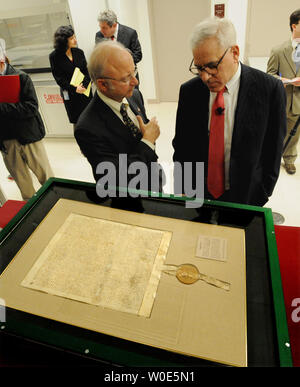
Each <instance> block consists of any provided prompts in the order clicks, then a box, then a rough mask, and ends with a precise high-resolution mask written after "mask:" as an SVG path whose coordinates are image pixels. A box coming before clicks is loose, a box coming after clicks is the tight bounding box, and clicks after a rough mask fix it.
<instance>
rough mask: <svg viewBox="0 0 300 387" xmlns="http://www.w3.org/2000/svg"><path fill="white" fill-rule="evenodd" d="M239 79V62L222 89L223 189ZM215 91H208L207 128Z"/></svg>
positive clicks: (227, 181)
mask: <svg viewBox="0 0 300 387" xmlns="http://www.w3.org/2000/svg"><path fill="white" fill-rule="evenodd" d="M240 79H241V64H240V63H239V66H238V69H237V72H236V73H235V74H234V76H233V77H232V78H231V79H230V81H229V82H228V83H227V84H226V85H225V86H226V90H225V91H224V94H223V96H224V105H225V111H224V114H225V117H224V152H225V190H228V189H229V188H230V184H229V168H230V153H231V140H232V132H233V128H234V115H235V110H236V105H237V99H238V94H239V89H240ZM216 96H217V93H214V92H210V97H209V122H208V130H209V128H210V121H211V109H212V105H213V103H214V100H215V98H216Z"/></svg>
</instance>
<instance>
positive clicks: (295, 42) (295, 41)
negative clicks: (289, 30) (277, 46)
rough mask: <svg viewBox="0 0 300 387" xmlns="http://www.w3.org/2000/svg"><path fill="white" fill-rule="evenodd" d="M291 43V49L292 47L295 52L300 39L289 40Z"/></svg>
mask: <svg viewBox="0 0 300 387" xmlns="http://www.w3.org/2000/svg"><path fill="white" fill-rule="evenodd" d="M291 41H292V47H293V50H295V48H296V47H297V46H298V44H299V43H300V39H299V38H296V39H293V38H291Z"/></svg>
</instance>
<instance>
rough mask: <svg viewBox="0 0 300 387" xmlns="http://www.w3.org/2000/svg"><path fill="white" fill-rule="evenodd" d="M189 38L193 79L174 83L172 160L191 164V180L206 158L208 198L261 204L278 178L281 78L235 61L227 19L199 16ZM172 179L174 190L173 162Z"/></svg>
mask: <svg viewBox="0 0 300 387" xmlns="http://www.w3.org/2000/svg"><path fill="white" fill-rule="evenodd" d="M191 44H192V50H193V57H194V58H193V61H192V63H191V66H190V71H191V72H192V73H193V74H195V75H197V77H195V78H193V79H191V80H189V81H188V82H186V83H184V84H183V85H182V86H181V89H180V95H179V103H178V110H177V119H176V133H175V137H174V140H173V147H174V155H173V160H174V161H177V162H178V164H179V165H183V164H184V163H185V162H191V163H192V166H193V172H192V175H191V176H192V178H191V179H190V180H191V181H188V182H187V183H188V184H189V185H191V184H193V186H194V185H195V181H196V179H197V178H198V176H197V175H196V172H195V171H196V163H197V162H203V163H204V197H205V198H206V199H213V200H215V199H217V200H223V201H229V202H236V203H244V204H251V205H258V206H263V205H264V204H265V203H266V202H267V201H268V197H269V196H271V194H272V192H273V189H274V186H275V184H276V181H277V179H278V175H279V168H280V160H281V155H282V150H283V141H284V136H285V133H286V122H285V106H286V98H285V91H284V88H283V86H282V83H281V82H280V81H278V80H277V79H275V78H274V77H271V76H269V75H267V74H265V73H263V72H261V71H259V70H256V69H253V68H250V67H248V66H245V65H243V64H241V63H240V62H239V47H238V46H237V44H236V33H235V28H234V26H233V25H232V23H231V22H230V21H229V20H226V19H219V18H211V19H207V20H205V21H203V22H202V23H200V24H199V25H197V26H196V28H195V30H194V33H193V36H192V40H191ZM174 179H175V189H176V191H177V193H179V192H178V191H180V189H183V188H182V186H181V184H178V176H177V174H176V168H175V173H174ZM179 183H180V182H179ZM182 193H184V190H183V191H182Z"/></svg>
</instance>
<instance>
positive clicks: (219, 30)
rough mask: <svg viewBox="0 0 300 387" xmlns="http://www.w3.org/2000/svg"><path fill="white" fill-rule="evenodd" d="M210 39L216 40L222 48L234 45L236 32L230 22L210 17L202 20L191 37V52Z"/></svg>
mask: <svg viewBox="0 0 300 387" xmlns="http://www.w3.org/2000/svg"><path fill="white" fill-rule="evenodd" d="M212 37H215V38H217V40H218V42H219V44H220V45H221V46H222V47H223V48H228V47H231V46H234V45H236V31H235V28H234V25H233V24H232V22H231V21H230V20H228V19H225V18H222V19H221V18H218V17H212V18H207V19H205V20H203V21H202V22H201V23H199V24H197V25H196V27H195V28H194V31H193V34H192V36H191V47H192V50H194V49H195V48H196V47H197V46H198V45H199V44H201V43H203V42H204V41H205V40H206V39H209V38H212Z"/></svg>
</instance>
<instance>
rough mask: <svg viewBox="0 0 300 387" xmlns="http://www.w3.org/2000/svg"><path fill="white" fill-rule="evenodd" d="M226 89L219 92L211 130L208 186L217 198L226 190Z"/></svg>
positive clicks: (214, 104) (212, 116) (213, 110)
mask: <svg viewBox="0 0 300 387" xmlns="http://www.w3.org/2000/svg"><path fill="white" fill-rule="evenodd" d="M224 91H225V87H224V89H223V90H221V91H219V92H218V94H217V96H216V99H215V101H214V103H213V106H212V110H211V121H210V132H209V152H208V175H207V188H208V191H209V192H210V193H211V194H212V196H213V197H214V198H215V199H217V198H218V197H219V196H221V195H222V194H223V193H224V191H225V184H224V181H225V166H224V110H225V107H224V96H223V93H224Z"/></svg>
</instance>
